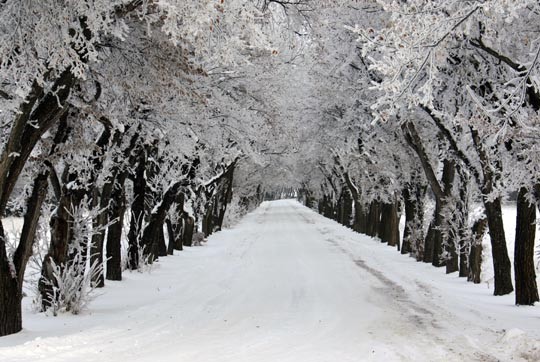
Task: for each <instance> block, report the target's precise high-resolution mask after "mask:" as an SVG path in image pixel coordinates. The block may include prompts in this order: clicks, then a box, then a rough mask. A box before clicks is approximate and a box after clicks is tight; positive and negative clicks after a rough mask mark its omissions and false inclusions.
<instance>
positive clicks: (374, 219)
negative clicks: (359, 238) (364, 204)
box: [366, 201, 381, 237]
mask: <svg viewBox="0 0 540 362" xmlns="http://www.w3.org/2000/svg"><path fill="white" fill-rule="evenodd" d="M380 221H381V207H380V202H379V201H371V203H370V204H369V214H368V224H367V232H366V234H367V235H369V236H372V237H377V234H378V229H379V223H380Z"/></svg>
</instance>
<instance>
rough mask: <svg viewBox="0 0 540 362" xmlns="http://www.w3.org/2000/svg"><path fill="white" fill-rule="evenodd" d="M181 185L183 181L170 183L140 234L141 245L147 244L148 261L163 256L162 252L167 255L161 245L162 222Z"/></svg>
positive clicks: (163, 243)
mask: <svg viewBox="0 0 540 362" xmlns="http://www.w3.org/2000/svg"><path fill="white" fill-rule="evenodd" d="M182 186H184V183H183V182H176V183H175V184H173V185H171V186H170V187H169V188H168V189H167V191H165V193H164V194H163V198H162V200H161V202H160V203H159V204H158V205H157V206H156V207H155V209H154V211H152V213H151V214H150V216H149V219H148V224H147V225H146V227H145V228H144V231H143V234H142V243H143V245H148V246H149V248H148V252H147V255H148V256H149V261H150V262H153V261H154V260H156V259H157V257H158V256H163V254H165V255H167V248H166V247H165V248H164V247H163V246H164V245H165V238H164V236H163V224H164V223H165V217H166V216H167V211H168V210H169V209H170V208H171V206H172V204H173V203H174V201H175V200H176V199H177V194H178V193H179V191H180V188H181V187H182ZM163 249H165V250H163Z"/></svg>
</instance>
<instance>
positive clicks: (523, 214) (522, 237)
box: [514, 187, 539, 305]
mask: <svg viewBox="0 0 540 362" xmlns="http://www.w3.org/2000/svg"><path fill="white" fill-rule="evenodd" d="M527 196H528V191H527V189H526V188H525V187H522V188H521V189H520V190H519V193H518V198H517V217H516V240H515V249H514V274H515V282H516V305H534V303H535V302H538V301H539V299H538V287H537V285H536V273H535V266H534V239H535V236H536V206H535V205H534V204H533V203H530V202H529V200H528V199H527Z"/></svg>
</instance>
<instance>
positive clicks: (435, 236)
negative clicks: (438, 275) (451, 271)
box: [424, 199, 442, 266]
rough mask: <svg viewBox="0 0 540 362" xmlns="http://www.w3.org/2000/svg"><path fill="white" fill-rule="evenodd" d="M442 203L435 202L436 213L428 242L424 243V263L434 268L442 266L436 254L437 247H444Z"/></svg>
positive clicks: (428, 235)
mask: <svg viewBox="0 0 540 362" xmlns="http://www.w3.org/2000/svg"><path fill="white" fill-rule="evenodd" d="M441 224H442V218H441V202H440V201H439V200H438V199H436V200H435V211H434V213H433V219H432V220H431V223H430V224H429V228H428V232H427V235H426V240H425V241H424V263H432V264H433V265H434V266H441V262H440V258H439V255H440V254H437V253H436V252H435V250H436V248H435V245H436V244H438V245H439V249H440V246H441V245H442V236H441V230H440V229H441Z"/></svg>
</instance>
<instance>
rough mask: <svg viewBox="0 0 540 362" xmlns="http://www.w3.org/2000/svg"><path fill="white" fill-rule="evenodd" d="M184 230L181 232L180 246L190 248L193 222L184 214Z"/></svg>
mask: <svg viewBox="0 0 540 362" xmlns="http://www.w3.org/2000/svg"><path fill="white" fill-rule="evenodd" d="M182 217H183V219H184V228H183V230H182V244H183V245H184V246H192V244H193V229H194V227H195V220H194V219H193V218H192V217H191V216H189V215H188V214H187V213H186V212H184V214H183V216H182Z"/></svg>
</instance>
